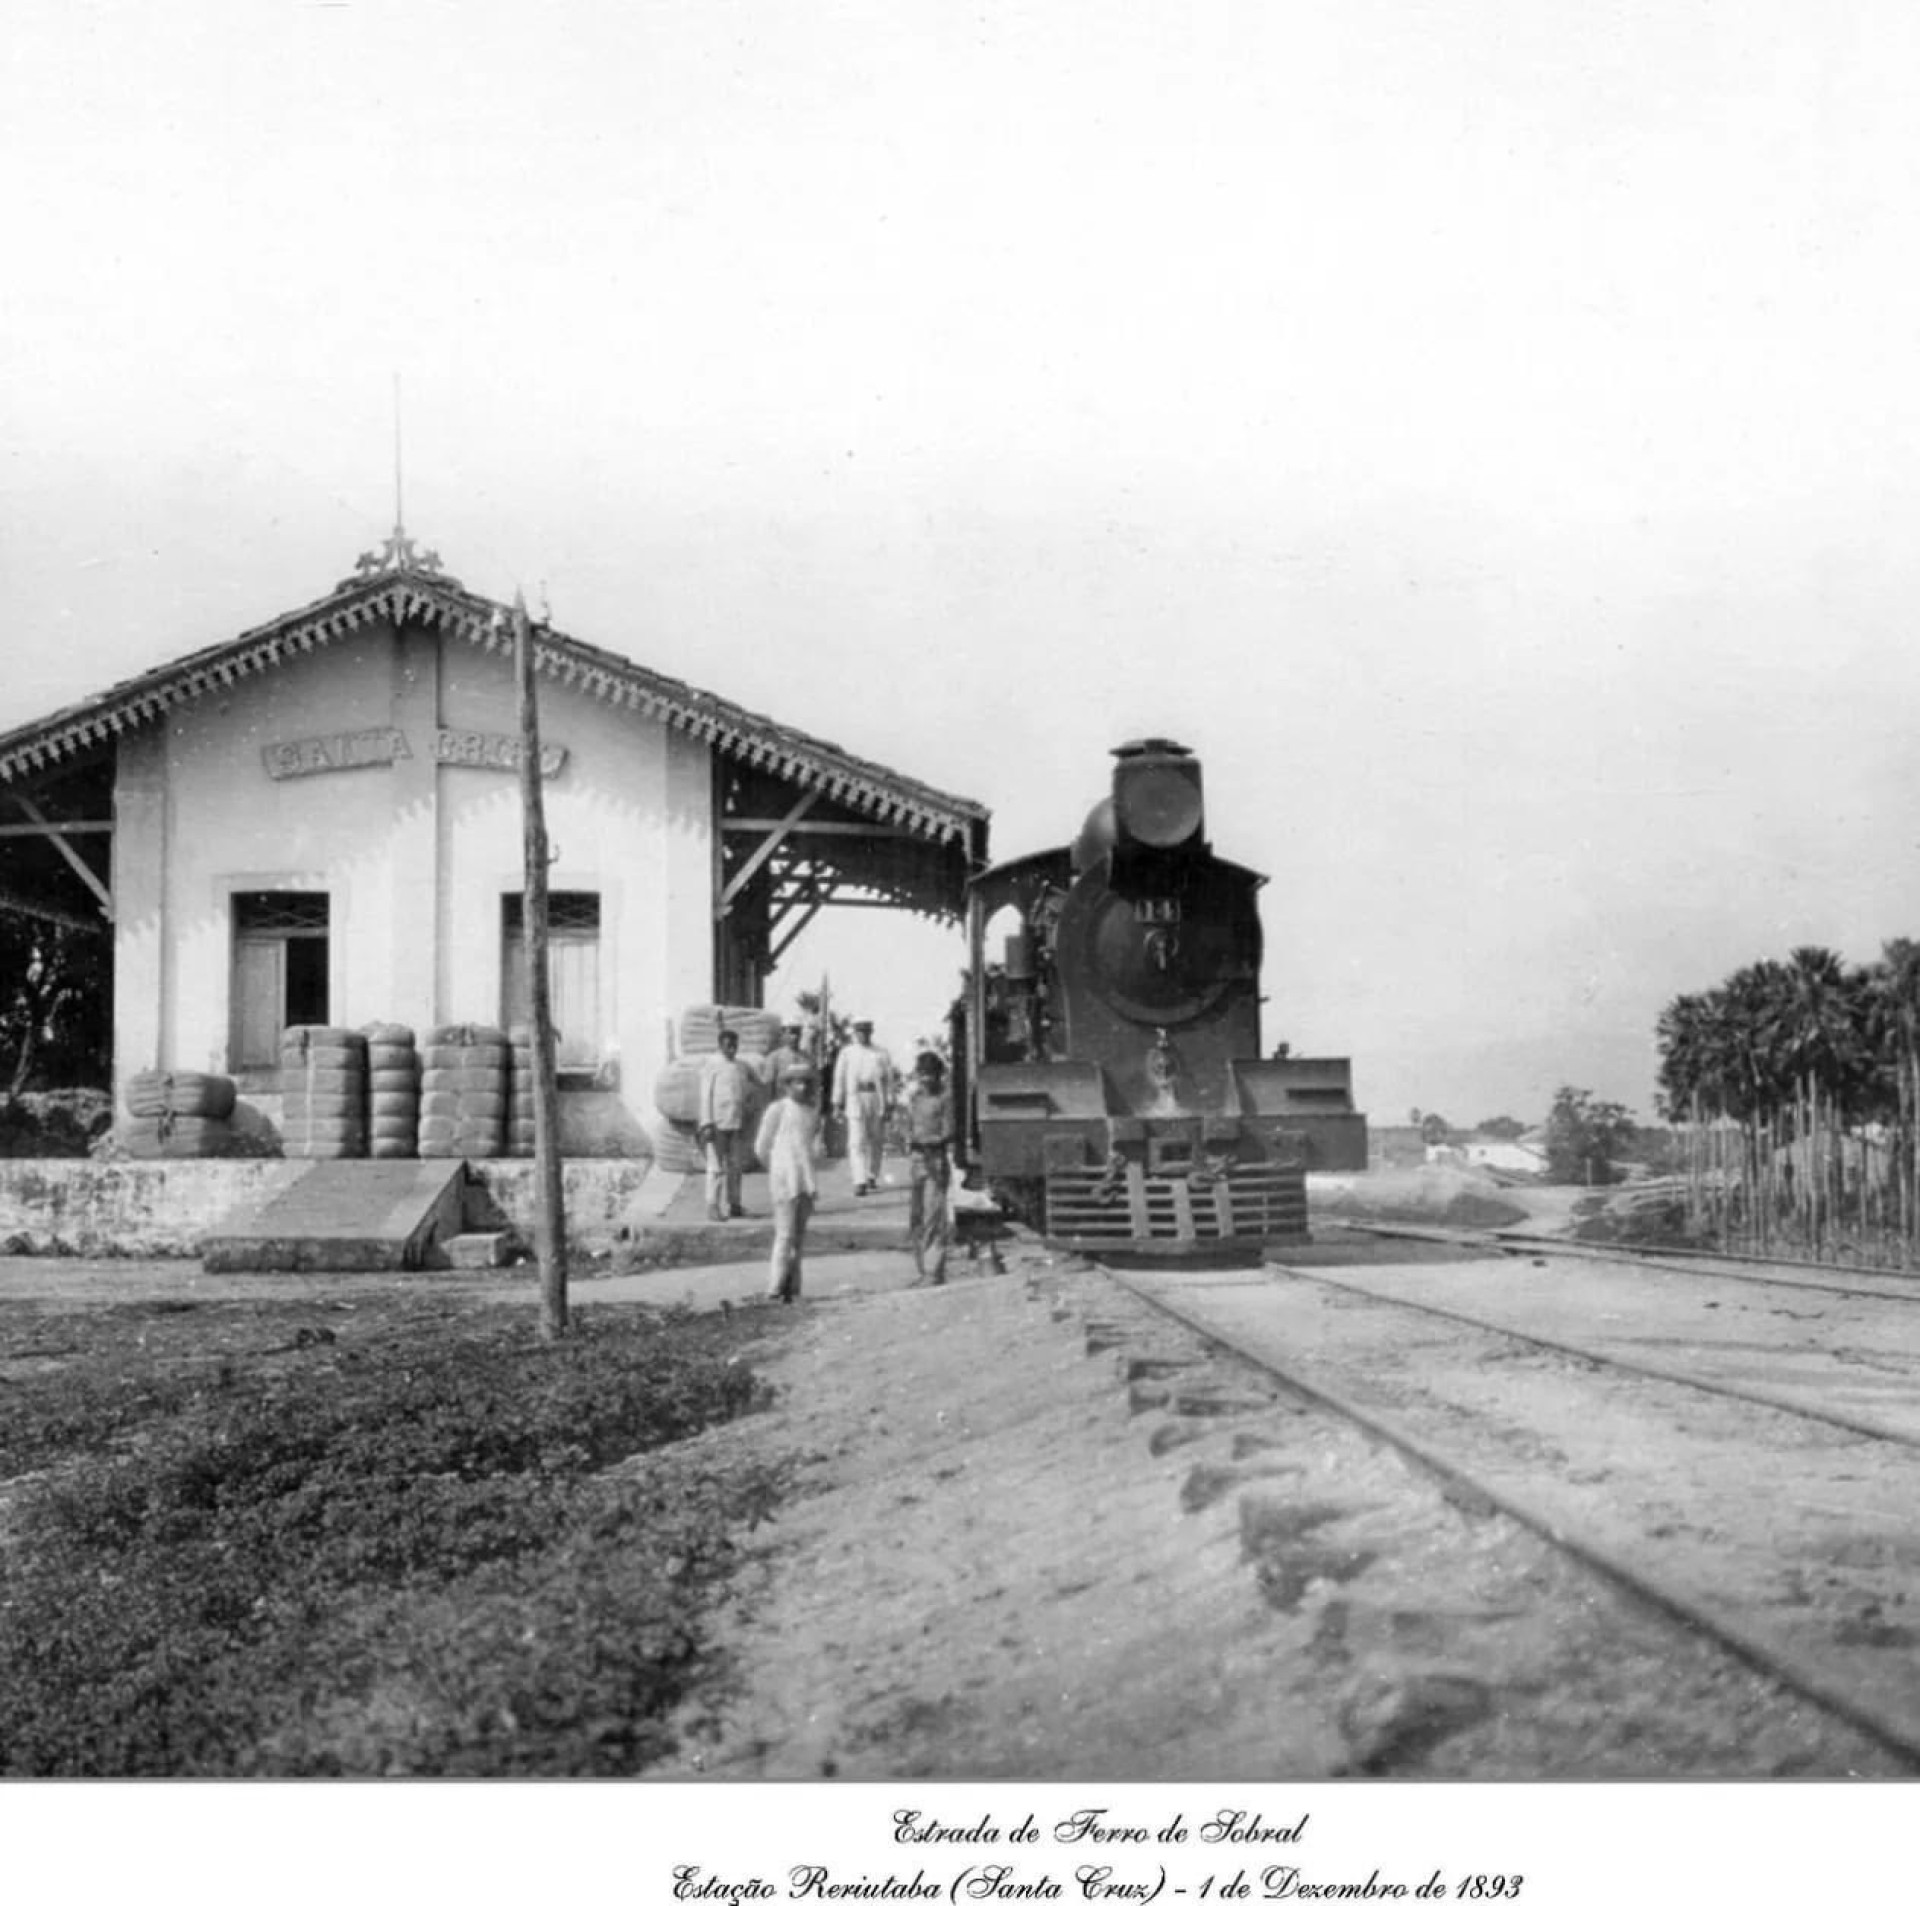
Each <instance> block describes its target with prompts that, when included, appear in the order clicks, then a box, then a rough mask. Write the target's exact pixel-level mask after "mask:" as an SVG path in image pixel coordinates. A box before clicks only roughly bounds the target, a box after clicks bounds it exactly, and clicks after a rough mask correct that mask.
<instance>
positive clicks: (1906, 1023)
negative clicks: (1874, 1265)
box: [1868, 938, 1920, 1258]
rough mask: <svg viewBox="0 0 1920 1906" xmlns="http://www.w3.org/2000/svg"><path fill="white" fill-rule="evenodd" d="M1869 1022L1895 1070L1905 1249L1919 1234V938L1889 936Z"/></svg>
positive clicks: (1885, 1065)
mask: <svg viewBox="0 0 1920 1906" xmlns="http://www.w3.org/2000/svg"><path fill="white" fill-rule="evenodd" d="M1869 981H1870V985H1869V994H1868V999H1869V1018H1868V1026H1869V1029H1870V1036H1871V1038H1872V1041H1873V1044H1874V1046H1875V1047H1876V1048H1877V1050H1878V1053H1879V1055H1880V1059H1881V1064H1882V1069H1883V1071H1884V1072H1887V1073H1890V1074H1891V1083H1892V1088H1893V1089H1892V1093H1891V1097H1892V1100H1893V1111H1894V1142H1893V1158H1894V1176H1895V1180H1896V1183H1897V1184H1898V1187H1899V1191H1898V1211H1899V1226H1900V1238H1901V1243H1902V1248H1903V1255H1905V1256H1907V1257H1909V1258H1910V1257H1911V1256H1912V1253H1913V1248H1914V1245H1915V1243H1916V1242H1917V1241H1920V1239H1917V1238H1916V1233H1917V1232H1920V1146H1917V1145H1916V1142H1915V1137H1916V1135H1915V1125H1916V1121H1920V943H1916V942H1915V941H1913V940H1909V939H1904V938H1902V939H1895V940H1888V941H1887V942H1886V943H1885V945H1883V946H1882V947H1881V949H1880V959H1879V963H1878V964H1877V965H1876V966H1874V967H1873V968H1871V969H1870V971H1869Z"/></svg>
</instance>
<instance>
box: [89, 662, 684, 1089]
mask: <svg viewBox="0 0 1920 1906" xmlns="http://www.w3.org/2000/svg"><path fill="white" fill-rule="evenodd" d="M540 713H541V726H542V739H543V741H544V742H545V743H547V744H548V745H555V744H557V745H559V746H561V747H564V748H565V749H566V751H567V758H566V763H565V766H564V767H563V768H562V770H561V772H560V773H559V775H558V776H557V777H555V778H553V779H551V780H548V781H546V782H545V783H544V784H543V785H544V790H545V796H546V810H547V828H548V833H549V837H550V840H551V843H552V845H553V847H554V848H555V849H556V850H557V853H558V859H557V860H556V861H555V863H554V864H553V866H552V868H551V869H550V873H549V878H550V881H551V883H552V884H553V885H554V886H555V887H559V888H579V889H588V890H593V891H597V892H598V893H599V894H600V895H601V985H602V987H603V990H604V997H603V1002H602V1009H603V1019H604V1021H605V1023H606V1024H607V1025H609V1026H610V1027H612V1028H614V1029H615V1032H614V1035H613V1036H614V1040H615V1042H616V1043H617V1046H618V1052H619V1057H620V1061H621V1077H622V1096H623V1098H624V1099H625V1100H626V1101H627V1103H628V1106H629V1108H630V1109H631V1110H632V1111H633V1112H634V1113H635V1115H636V1116H638V1117H640V1118H641V1119H642V1120H643V1121H648V1120H650V1119H651V1116H652V1103H651V1100H652V1085H653V1079H654V1076H655V1074H656V1072H657V1071H658V1069H659V1067H660V1065H661V1064H662V1063H663V1062H664V1060H665V1058H666V1056H667V1044H668V1034H667V1028H668V1026H669V1024H670V1022H671V1020H672V1018H673V1016H674V1015H675V1014H676V1013H677V1012H678V1010H679V1009H680V1008H681V1007H682V1006H685V1005H687V1004H689V1003H691V1002H693V1001H697V1000H701V999H704V998H705V997H706V996H707V994H708V991H709V989H710V987H711V984H712V979H711V974H712V924H711V920H712V878H713V871H712V870H713V817H712V791H711V790H712V775H711V767H710V755H709V751H708V749H707V748H706V746H705V745H704V744H703V743H700V742H697V741H692V740H689V739H688V738H686V737H684V736H681V735H679V734H676V733H673V732H670V731H669V730H668V729H667V728H666V726H665V725H664V724H662V723H660V722H658V721H655V720H654V719H652V718H651V717H648V716H644V715H640V714H636V713H635V712H633V711H632V710H616V709H614V708H611V707H609V706H608V705H607V704H606V703H603V702H600V701H597V700H595V699H594V698H592V697H591V696H588V695H584V694H581V693H578V692H576V691H574V690H571V689H569V688H566V687H565V686H564V685H562V684H559V683H557V682H555V681H553V680H552V679H551V678H549V677H545V676H543V677H542V678H541V684H540ZM436 725H440V726H445V727H449V728H462V729H473V730H478V731H480V732H483V733H487V734H504V735H512V734H515V733H517V731H518V715H517V711H516V708H515V702H514V688H513V675H512V668H511V664H510V661H509V659H508V658H507V657H505V656H500V655H493V654H489V653H487V652H485V651H484V650H481V649H478V648H476V647H474V646H472V645H471V644H469V643H467V642H466V641H464V640H463V639H460V638H457V637H441V636H438V635H435V634H433V633H432V632H430V631H427V630H425V629H423V628H418V627H405V628H403V629H401V630H400V631H398V632H396V631H394V630H393V629H390V628H382V627H375V628H369V629H367V630H363V631H361V632H359V633H357V634H356V635H354V636H352V637H350V638H347V639H346V640H343V641H341V642H338V643H335V644H331V645H329V646H328V647H326V648H322V649H319V650H315V651H313V652H311V653H309V654H306V655H303V656H299V657H296V658H293V659H292V660H290V661H287V662H285V663H283V664H282V665H281V666H280V667H279V668H277V669H274V670H270V671H268V672H267V673H265V674H263V675H258V676H253V677H249V678H246V679H244V680H242V681H239V682H236V683H235V684H234V685H233V686H232V687H231V688H230V689H229V690H228V691H226V692H224V693H221V694H217V695H208V696H204V697H202V698H201V699H199V700H198V701H195V702H192V703H189V704H187V705H186V706H185V707H183V708H181V709H179V710H177V711H175V713H174V714H173V715H172V717H171V718H170V719H169V720H168V721H167V723H166V724H165V726H164V728H160V729H155V730H151V731H143V732H141V733H138V734H135V735H131V736H128V737H125V738H123V739H122V742H121V748H120V769H119V782H118V787H117V791H116V813H117V815H118V820H119V826H118V831H117V832H116V836H115V842H114V855H115V863H114V876H115V893H116V899H117V908H116V913H117V918H116V927H115V933H116V959H117V962H118V965H117V984H116V998H115V1052H116V1068H117V1070H118V1072H119V1074H120V1078H121V1082H122V1083H124V1081H125V1079H126V1077H127V1076H129V1075H130V1074H131V1073H133V1072H135V1071H138V1070H140V1069H141V1068H143V1067H146V1066H152V1065H160V1066H167V1067H179V1068H192V1069H206V1070H212V1071H227V1070H230V1069H231V1067H230V1064H229V1057H228V1039H229V1012H230V999H229V989H230V984H231V970H232V945H231V941H232V896H233V894H234V893H236V892H240V891H250V890H256V889H258V890H280V891H301V890H305V891H319V890H325V891H327V892H328V893H329V894H331V896H332V902H331V920H332V950H331V981H332V1001H331V1017H332V1018H333V1019H334V1020H335V1021H336V1022H337V1023H340V1024H344V1025H361V1024H365V1023H366V1022H368V1021H370V1020H374V1019H398V1020H400V1021H402V1022H403V1023H406V1024H409V1025H413V1026H415V1027H417V1028H420V1029H422V1030H424V1028H425V1026H426V1025H428V1024H433V1023H442V1022H447V1021H454V1020H468V1019H470V1020H477V1021H481V1022H484V1023H493V1022H496V1021H497V1020H498V1018H499V1016H500V1004H501V1001H500V986H501V973H500V964H501V945H500V937H501V936H500V920H501V896H502V895H503V894H506V893H509V892H517V891H518V890H519V889H520V887H521V884H522V877H523V876H522V864H521V828H520V807H519V783H518V778H517V776H516V775H514V774H512V773H506V772H502V771H500V770H498V769H485V768H472V767H458V766H451V765H437V766H436V765H435V764H434V763H433V761H432V758H431V747H432V739H433V729H434V727H435V726H436ZM389 726H391V727H397V728H400V729H401V730H402V731H403V732H405V734H406V736H407V739H408V742H409V744H410V746H411V748H412V750H413V753H412V756H411V758H410V759H407V760H402V761H400V762H397V763H395V764H393V765H392V766H385V765H381V766H368V767H360V768H352V769H346V770H340V771H335V772H329V773H320V774H309V775H300V776H293V777H289V778H286V779H283V780H275V779H274V778H272V777H271V776H270V775H269V774H268V772H267V770H266V766H265V764H264V762H263V760H262V754H261V751H262V749H263V748H264V747H266V746H267V745H269V744H271V743H275V742H285V741H295V740H300V739H304V738H309V737H314V736H326V735H332V734H337V733H347V732H351V731H355V730H359V729H366V728H384V727H389Z"/></svg>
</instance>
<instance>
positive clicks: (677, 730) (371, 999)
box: [0, 528, 988, 1133]
mask: <svg viewBox="0 0 1920 1906" xmlns="http://www.w3.org/2000/svg"><path fill="white" fill-rule="evenodd" d="M534 655H535V667H536V671H537V682H538V689H539V697H538V699H539V720H540V740H541V764H540V766H541V775H542V786H543V791H544V806H545V811H546V822H547V830H548V835H549V840H550V849H551V853H552V865H551V867H550V869H549V874H548V880H549V885H550V891H551V904H550V910H549V917H550V972H551V980H552V993H553V1009H554V1021H555V1025H556V1028H557V1031H558V1034H559V1042H560V1043H559V1051H558V1058H559V1064H560V1070H561V1083H562V1089H563V1095H565V1094H566V1093H567V1092H568V1089H569V1088H571V1089H572V1090H573V1091H574V1092H575V1093H578V1094H581V1095H597V1096H598V1098H599V1100H600V1101H601V1104H602V1110H603V1112H607V1111H610V1112H611V1113H612V1114H614V1116H613V1117H612V1118H611V1121H610V1122H609V1120H608V1119H607V1118H605V1117H603V1118H602V1119H601V1121H600V1127H599V1128H600V1129H602V1130H605V1129H624V1130H625V1131H627V1132H629V1133H633V1132H634V1131H635V1130H636V1129H637V1128H647V1127H650V1126H651V1125H652V1124H653V1123H654V1119H653V1110H652V1104H651V1098H652V1086H653V1082H654V1079H655V1076H656V1074H657V1072H658V1070H659V1068H660V1066H661V1065H662V1064H663V1063H664V1062H665V1061H666V1060H667V1059H668V1058H669V1057H670V1056H671V1048H672V1042H673V1028H674V1025H675V1023H676V1018H677V1015H678V1013H679V1012H680V1011H681V1010H682V1009H683V1008H684V1007H685V1006H687V1005H689V1004H694V1003H699V1002H706V1001H714V1000H719V1001H726V1002H737V1003H740V1004H742V1005H757V1004H759V1003H760V1002H761V1001H762V999H763V997H764V989H765V985H766V980H767V977H768V975H769V974H770V973H771V972H772V971H773V970H774V968H775V966H776V965H777V964H778V962H779V961H780V959H781V957H782V956H783V954H785V953H786V952H787V951H788V950H789V949H790V948H791V947H792V945H793V942H794V939H795V937H796V936H797V935H798V934H799V933H800V932H801V930H802V929H803V928H804V927H805V926H806V925H807V923H808V922H809V921H811V920H812V919H813V918H814V917H815V916H816V915H817V914H818V913H819V911H820V910H821V909H822V908H823V907H827V906H836V905H854V906H869V907H886V908H899V909H907V910H911V911H912V912H915V913H918V914H921V915H923V916H926V917H929V918H932V919H936V920H941V921H946V922H955V923H957V922H958V921H960V920H961V919H962V918H964V914H965V884H966V881H967V878H968V876H969V875H970V874H971V873H973V872H975V871H977V870H978V869H979V868H980V867H982V866H984V865H985V863H986V859H987V827H988V815H987V810H986V809H985V808H984V807H982V806H980V805H979V804H978V803H976V802H973V801H970V800H966V799H963V798H961V797H959V796H956V795H952V794H946V793H942V792H941V791H939V790H938V789H936V788H932V787H928V786H926V785H924V784H923V783H921V782H919V781H917V780H914V779H911V778H910V777H908V776H906V775H902V774H900V773H897V772H895V771H894V770H892V769H889V768H885V767H882V766H880V765H879V764H877V763H874V762H870V761H864V760H860V759H857V758H855V757H854V756H852V755H850V754H848V753H846V752H845V751H844V750H842V749H840V748H837V747H835V746H833V745H832V744H831V743H829V742H825V741H821V740H818V739H816V738H814V737H812V736H810V735H806V734H802V733H800V732H799V731H798V730H796V729H793V728H790V727H787V726H785V725H784V724H782V723H780V722H778V721H776V720H774V719H772V718H770V717H768V716H764V715H758V714H754V713H752V712H750V711H748V710H747V709H744V708H742V707H739V706H737V705H736V704H734V703H732V702H730V701H727V700H725V699H723V698H721V697H720V696H717V695H714V694H711V693H709V692H707V691H705V690H702V689H699V688H695V687H692V686H690V685H689V684H687V683H685V682H681V681H676V680H673V679H670V678H669V677H666V676H664V675H661V674H658V673H656V672H654V671H653V670H651V669H648V668H646V667H643V666H642V665H640V664H639V663H637V662H634V661H632V660H629V659H628V658H627V657H625V656H622V655H618V654H615V653H612V652H610V651H608V650H605V649H601V648H597V647H594V646H592V645H590V644H589V643H586V642H583V641H580V640H578V639H576V638H574V637H572V636H568V635H564V634H562V633H560V632H559V631H557V630H555V629H552V628H550V627H546V626H540V627H537V628H536V629H535V631H534ZM519 762H520V741H519V716H518V711H517V702H516V695H515V685H514V672H513V634H512V625H511V618H510V616H509V613H508V611H507V609H506V608H505V606H504V605H502V604H499V603H496V602H492V601H488V600H486V599H484V598H482V597H480V596H478V595H476V594H474V593H473V592H471V591H470V590H467V589H465V588H463V587H462V586H461V585H460V584H459V583H458V582H457V581H455V580H454V579H453V578H452V577H450V576H448V575H447V574H446V573H445V572H444V571H443V569H442V567H441V565H440V563H439V560H438V558H437V557H435V556H434V555H433V554H432V553H431V552H427V551H423V550H420V549H419V548H417V547H416V545H415V544H414V543H413V542H412V540H411V539H410V538H408V537H407V536H406V535H405V533H404V532H403V531H402V530H400V529H399V528H396V530H395V532H394V534H393V535H392V536H391V537H389V538H388V539H387V540H386V542H385V544H384V545H383V547H382V548H381V549H380V550H379V551H378V552H375V553H373V554H370V555H366V556H363V557H362V558H361V559H360V561H359V563H358V565H357V567H356V569H355V571H354V573H353V575H351V576H350V577H348V578H347V579H346V580H345V581H343V582H341V583H340V584H339V585H338V586H337V587H336V588H335V589H333V590H332V591H331V593H329V594H328V595H326V596H323V597H322V598H321V599H320V600H318V601H316V602H312V603H309V604H308V605H307V606H306V607H304V608H300V609H296V610H293V611H292V612H290V613H288V614H285V615H282V616H280V617H278V618H276V619H275V620H273V621H271V622H268V623H266V624H264V625H263V626H261V627H258V628H253V629H249V630H247V631H246V632H244V633H243V634H239V635H235V636H233V637H231V638H230V639H228V640H226V641H223V642H220V643H218V644H216V645H215V646H213V647H211V648H206V649H202V650H199V651H197V652H196V653H193V654H190V655H186V656H183V657H182V658H181V659H179V660H178V661H175V662H172V663H169V664H167V665H165V666H163V667H160V668H155V669H151V670H149V671H148V672H146V673H145V674H142V675H140V676H137V677H135V678H134V679H132V680H129V681H126V682H122V683H120V684H119V685H118V686H117V687H114V688H111V689H109V690H107V691H106V692H105V693H104V694H101V695H97V696H94V697H93V698H91V699H90V700H88V701H85V702H82V703H80V704H78V705H76V706H73V707H69V708H64V709H61V710H60V711H58V712H57V713H55V714H51V715H48V716H47V717H45V718H44V719H41V720H37V721H32V722H28V723H26V724H25V725H23V726H21V727H18V728H16V729H14V730H13V731H11V732H10V733H6V734H0V906H6V907H10V908H13V909H16V910H19V911H24V912H27V913H30V914H35V915H38V916H40V917H42V918H47V919H52V920H57V921H61V922H65V923H68V924H72V925H76V926H84V927H87V928H89V929H90V930H99V931H103V932H107V933H110V934H111V936H112V947H113V960H112V971H113V1003H112V1023H113V1067H114V1075H115V1084H116V1086H117V1087H119V1088H121V1089H122V1098H123V1097H124V1087H125V1084H126V1082H127V1080H128V1079H129V1078H130V1077H131V1076H132V1075H133V1074H134V1073H135V1072H138V1071H141V1070H144V1069H148V1068H159V1069H162V1070H193V1071H207V1072H218V1073H226V1074H229V1075H231V1076H233V1077H234V1078H235V1079H236V1080H237V1081H238V1082H239V1085H240V1089H241V1095H242V1099H243V1102H245V1103H248V1104H251V1105H253V1106H255V1107H256V1108H258V1109H259V1111H260V1115H261V1116H263V1117H265V1118H267V1119H269V1120H271V1118H272V1117H273V1116H274V1114H275V1112H276V1111H277V1101H276V1098H275V1088H276V1072H275V1067H276V1060H277V1047H278V1040H279V1035H280V1033H281V1031H282V1029H283V1028H284V1027H286V1026H288V1025H296V1024H307V1023H324V1024H334V1025H347V1026H358V1025H363V1024H367V1023H370V1022H375V1021H397V1022H399V1023H402V1024H405V1025H408V1026H412V1027H414V1028H416V1029H417V1030H418V1031H420V1032H421V1033H422V1034H424V1032H425V1030H426V1028H428V1027H429V1026H435V1025H444V1024H449V1023H455V1022H461V1021H467V1022H477V1023H480V1024H487V1025H506V1024H511V1023H513V1022H515V1021H517V1020H523V1019H525V1018H526V1017H527V1007H526V998H527V975H526V961H525V936H524V928H523V920H522V911H523V897H522V890H523V879H524V874H523V845H522V842H523V834H522V823H521V800H520V790H519V773H518V770H519ZM5 810H10V811H5ZM584 1102H585V1101H584V1097H583V1099H582V1100H580V1101H578V1102H576V1108H575V1109H576V1111H577V1110H580V1109H584ZM566 1104H567V1100H566V1098H565V1097H564V1096H563V1108H564V1107H565V1106H566ZM569 1128H580V1129H584V1128H583V1127H579V1121H578V1120H577V1119H574V1120H563V1129H569Z"/></svg>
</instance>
